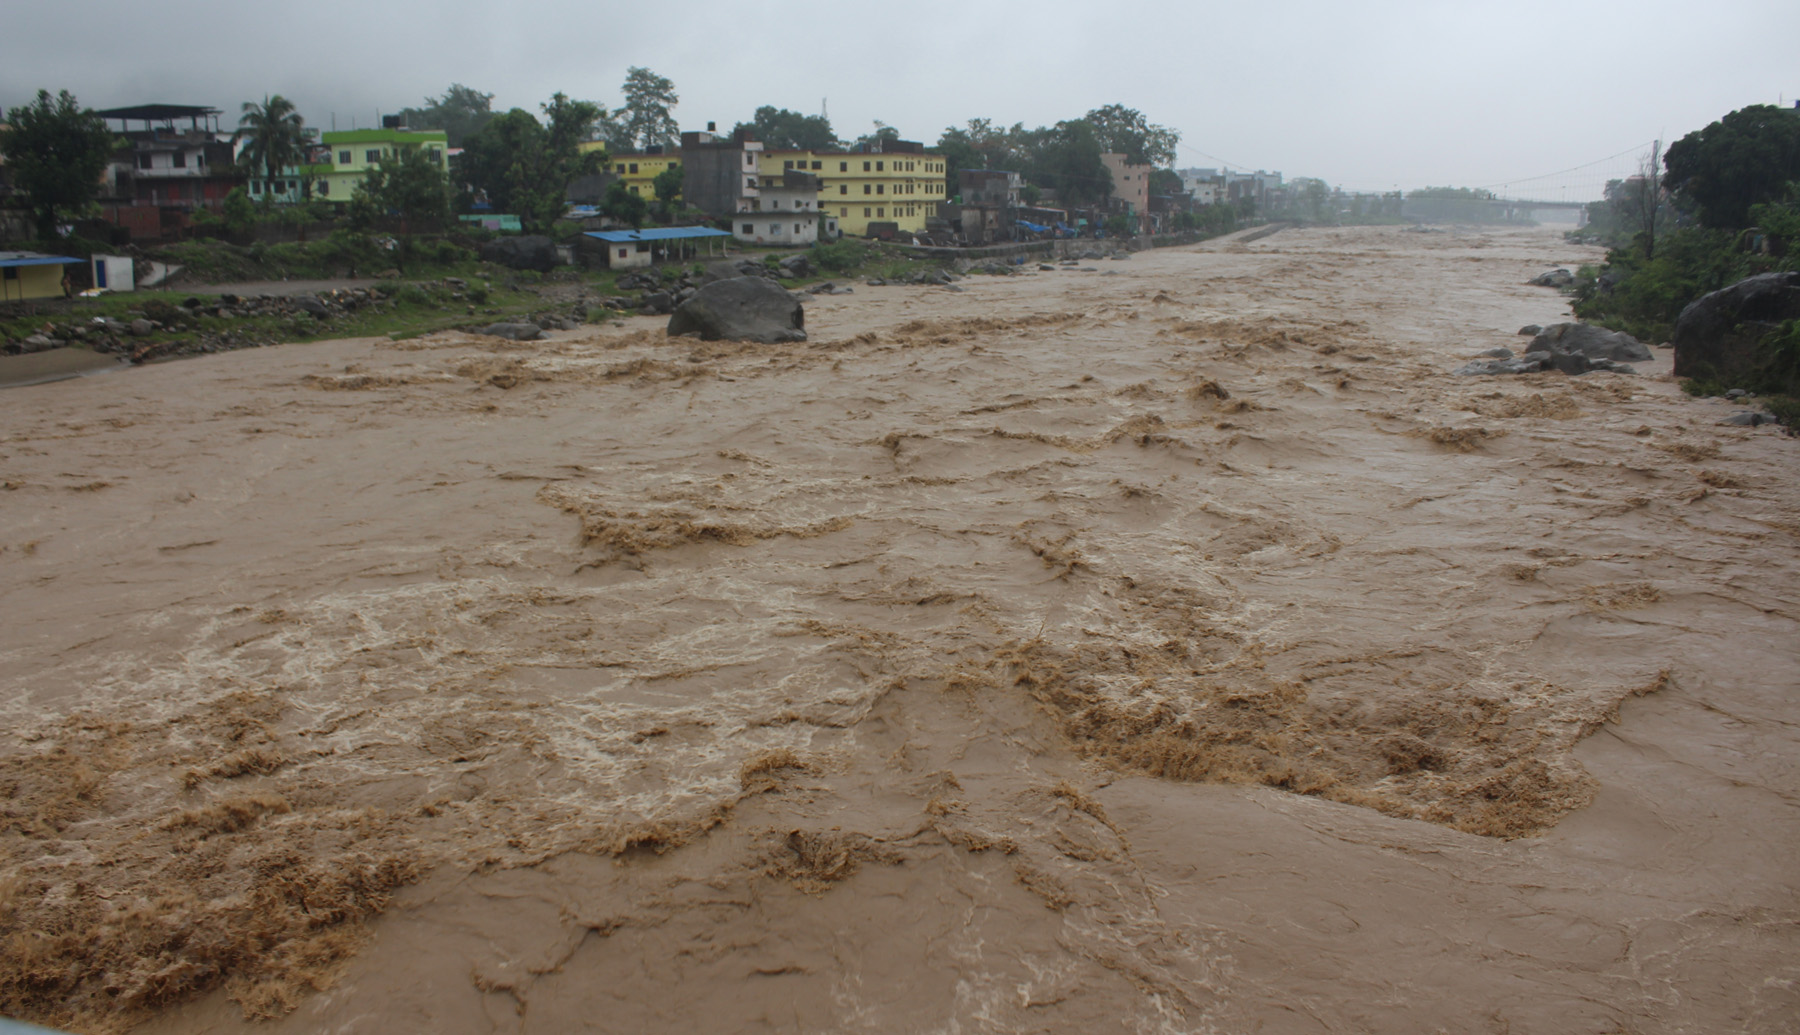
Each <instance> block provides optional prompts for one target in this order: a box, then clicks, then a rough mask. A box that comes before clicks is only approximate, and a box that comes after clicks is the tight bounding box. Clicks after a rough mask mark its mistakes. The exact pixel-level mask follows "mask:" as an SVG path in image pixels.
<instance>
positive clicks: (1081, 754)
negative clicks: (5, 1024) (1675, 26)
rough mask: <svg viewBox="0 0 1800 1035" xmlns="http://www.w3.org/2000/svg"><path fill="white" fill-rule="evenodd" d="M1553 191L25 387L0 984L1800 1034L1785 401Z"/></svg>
mask: <svg viewBox="0 0 1800 1035" xmlns="http://www.w3.org/2000/svg"><path fill="white" fill-rule="evenodd" d="M1596 254H1597V253H1595V252H1594V251H1593V250H1591V249H1586V248H1583V247H1580V246H1575V245H1569V244H1566V243H1564V242H1563V241H1562V240H1561V237H1560V234H1558V233H1556V232H1554V231H1549V230H1508V231H1472V230H1461V231H1457V230H1446V231H1441V232H1432V233H1418V232H1412V231H1408V230H1402V229H1398V228H1361V229H1343V230H1332V229H1302V230H1288V231H1284V232H1281V233H1278V234H1275V235H1273V236H1270V237H1266V238H1263V239H1260V240H1255V241H1253V242H1244V241H1239V240H1235V239H1232V238H1226V239H1221V240H1217V241H1211V242H1207V243H1205V244H1202V245H1198V246H1193V247H1186V248H1177V249H1163V250H1157V251H1151V252H1142V253H1138V254H1137V255H1135V256H1133V257H1132V258H1130V259H1129V260H1128V261H1098V262H1092V263H1088V264H1087V266H1088V267H1090V268H1086V269H1070V270H1065V269H1058V270H1055V271H1041V272H1040V271H1037V270H1036V268H1035V266H1027V267H1025V269H1026V270H1028V271H1030V272H1026V273H1022V274H1020V275H1018V276H1013V277H974V278H970V279H966V280H964V281H962V282H960V283H959V284H958V285H957V286H958V287H959V288H961V289H962V290H961V291H959V292H951V291H945V290H941V289H927V288H918V287H867V286H862V285H858V286H857V288H856V293H855V294H854V295H846V296H821V297H820V298H818V299H817V300H816V301H814V302H813V303H810V304H809V306H808V313H807V325H808V330H809V332H810V334H811V336H812V339H811V340H810V341H808V342H805V343H798V344H786V345H778V346H761V345H739V344H731V343H699V342H696V341H692V340H686V339H670V338H667V337H666V336H664V335H663V333H662V332H661V330H660V327H659V324H658V323H657V322H656V321H654V320H651V319H648V318H644V319H632V320H627V321H623V322H622V323H620V324H617V325H610V326H605V327H589V328H585V329H583V330H580V331H573V332H558V333H555V334H553V335H551V340H550V341H548V342H534V343H524V344H515V343H510V342H503V341H499V340H495V339H485V338H478V337H471V336H465V335H460V334H455V333H446V334H438V335H433V336H429V337H427V338H424V339H419V340H414V341H405V342H390V341H387V340H385V339H382V340H354V341H342V342H329V343H321V344H312V345H291V346H281V347H277V348H269V349H261V350H254V351H246V352H237V353H232V354H228V355H222V356H218V357H212V358H207V359H204V360H196V361H189V362H181V363H173V364H166V365H161V366H156V367H151V368H145V369H141V370H136V371H131V372H128V373H126V374H121V375H117V376H112V377H107V378H92V379H83V380H78V381H66V382H60V383H55V384H47V385H38V386H33V387H29V388H21V389H15V390H11V391H9V392H8V393H6V395H5V396H4V401H5V404H6V405H5V408H4V411H3V412H0V483H3V491H0V612H3V613H4V615H5V621H4V622H3V623H0V708H3V709H4V714H5V719H6V725H5V732H6V736H5V737H4V739H3V740H0V782H3V783H4V786H5V787H6V789H7V790H8V794H7V797H6V799H5V804H4V813H3V814H0V815H3V825H0V916H4V918H5V920H4V927H3V928H0V933H3V935H4V942H3V943H0V951H3V958H0V1012H3V1013H6V1014H10V1015H15V1016H23V1017H26V1018H28V1019H34V1020H39V1021H44V1022H49V1023H55V1024H60V1025H64V1026H68V1027H71V1028H73V1029H76V1030H83V1031H115V1030H123V1029H126V1028H132V1029H134V1030H136V1031H140V1032H157V1033H161V1032H170V1033H173V1032H237V1031H244V1030H255V1031H259V1032H269V1033H275V1032H281V1033H288V1032H295V1033H298V1032H314V1031H332V1032H339V1033H364V1032H367V1033H374V1032H394V1031H413V1030H417V1031H425V1030H429V1031H434V1032H442V1033H465V1032H467V1033H476V1032H481V1033H486V1032H532V1033H538V1032H543V1033H551V1032H568V1031H577V1030H596V1031H598V1030H605V1031H615V1030H616V1031H658V1032H663V1031H666V1032H687V1031H730V1032H754V1031H783V1032H793V1031H802V1032H902V1031H905V1032H939V1031H941V1032H1038V1031H1083V1032H1196V1033H1198V1032H1246V1031H1263V1032H1281V1033H1286V1032H1295V1033H1302V1032H1437V1031H1457V1032H1510V1033H1513V1035H1518V1033H1525V1032H1546V1033H1548V1032H1593V1033H1604V1032H1616V1031H1627V1030H1628V1031H1631V1032H1636V1033H1648V1032H1670V1033H1673V1032H1720V1031H1754V1032H1765V1031H1767V1032H1773V1031H1784V1030H1790V1026H1791V1025H1792V1024H1793V1020H1794V1018H1795V1017H1796V1016H1800V985H1797V984H1796V982H1797V981H1800V903H1797V902H1796V897H1795V885H1796V880H1797V877H1800V871H1796V869H1795V867H1794V864H1793V859H1794V856H1795V853H1796V850H1800V816H1797V813H1796V809H1795V803H1796V800H1797V796H1800V764H1797V762H1796V759H1797V758H1800V754H1797V753H1796V746H1797V741H1800V733H1797V731H1800V720H1797V719H1796V715H1795V710H1794V705H1793V699H1794V693H1795V688H1796V677H1795V673H1796V671H1800V666H1797V665H1796V662H1797V661H1800V628H1797V624H1800V603H1797V601H1800V589H1797V586H1800V581H1797V580H1796V574H1797V572H1800V550H1797V549H1796V546H1797V543H1796V540H1797V538H1800V489H1797V488H1796V486H1797V485H1800V482H1797V480H1796V477H1795V475H1796V472H1797V467H1800V465H1797V463H1796V459H1795V458H1796V456H1797V455H1800V453H1797V452H1796V446H1795V443H1794V440H1792V439H1785V438H1783V437H1781V436H1780V434H1779V432H1778V430H1776V429H1771V428H1768V427H1764V428H1757V429H1752V428H1738V427H1722V426H1718V425H1717V423H1716V422H1717V421H1718V420H1719V419H1720V418H1721V417H1723V416H1725V415H1726V414H1728V413H1729V412H1730V411H1729V410H1728V409H1727V408H1726V406H1725V404H1724V403H1723V402H1721V401H1717V400H1702V399H1692V398H1688V397H1686V396H1684V395H1683V394H1682V393H1681V392H1680V390H1679V388H1678V387H1677V386H1676V385H1675V384H1674V383H1673V382H1672V381H1671V380H1670V378H1669V377H1668V373H1667V372H1668V366H1669V360H1668V353H1667V351H1666V350H1661V349H1659V350H1657V353H1658V357H1659V358H1658V360H1657V361H1655V362H1653V363H1649V364H1645V365H1643V366H1642V367H1641V368H1640V373H1639V375H1638V376H1627V375H1620V374H1611V373H1596V374H1590V375H1587V376H1584V377H1580V378H1570V377H1566V376H1564V375H1561V374H1555V373H1549V374H1532V375H1525V376H1521V377H1515V378H1509V379H1493V378H1458V377H1455V376H1452V375H1451V374H1450V373H1449V371H1451V370H1453V369H1454V368H1455V367H1456V366H1458V365H1459V364H1460V363H1461V362H1463V361H1465V360H1466V359H1467V358H1468V357H1470V356H1472V355H1473V354H1475V353H1476V352H1479V351H1481V350H1483V349H1487V348H1491V347H1494V346H1497V345H1512V346H1515V347H1516V346H1517V345H1518V343H1519V342H1520V340H1521V339H1519V338H1518V337H1517V335H1516V334H1514V331H1516V329H1517V328H1518V327H1519V326H1520V325H1521V324H1526V323H1544V324H1547V323H1552V322H1556V321H1558V320H1560V319H1565V318H1566V314H1567V307H1566V304H1565V301H1564V300H1563V299H1562V297H1561V296H1560V295H1558V294H1556V293H1554V292H1552V291H1548V290H1546V289H1542V288H1534V287H1529V286H1526V285H1525V283H1524V282H1525V281H1526V280H1527V279H1528V278H1529V277H1531V276H1532V275H1534V274H1536V273H1538V272H1541V271H1542V270H1543V269H1545V268H1546V267H1548V266H1552V265H1570V264H1573V263H1577V262H1582V261H1592V259H1593V258H1594V257H1595V255H1596Z"/></svg>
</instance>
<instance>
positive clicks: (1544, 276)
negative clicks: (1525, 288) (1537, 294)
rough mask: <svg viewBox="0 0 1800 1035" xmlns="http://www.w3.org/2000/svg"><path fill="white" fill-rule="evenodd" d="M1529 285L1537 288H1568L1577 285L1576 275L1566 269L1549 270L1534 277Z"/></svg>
mask: <svg viewBox="0 0 1800 1035" xmlns="http://www.w3.org/2000/svg"><path fill="white" fill-rule="evenodd" d="M1529 283H1531V284H1533V285H1535V286H1537V287H1555V288H1559V287H1568V286H1569V285H1570V284H1573V283H1575V274H1573V273H1570V272H1569V271H1568V270H1565V269H1555V270H1548V271H1546V272H1543V273H1540V274H1538V275H1537V276H1535V277H1532V278H1531V280H1530V281H1529Z"/></svg>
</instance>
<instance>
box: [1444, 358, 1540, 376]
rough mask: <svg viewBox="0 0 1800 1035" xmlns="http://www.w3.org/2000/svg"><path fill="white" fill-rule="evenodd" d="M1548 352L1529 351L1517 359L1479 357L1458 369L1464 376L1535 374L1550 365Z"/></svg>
mask: <svg viewBox="0 0 1800 1035" xmlns="http://www.w3.org/2000/svg"><path fill="white" fill-rule="evenodd" d="M1549 360H1550V354H1549V353H1548V352H1527V353H1526V354H1525V355H1523V356H1520V357H1518V358H1517V359H1477V360H1472V361H1470V362H1468V363H1465V364H1463V365H1462V366H1460V367H1458V368H1457V369H1456V372H1457V373H1458V374H1459V375H1461V376H1463V377H1476V376H1480V375H1484V374H1535V373H1537V372H1538V371H1540V370H1545V369H1547V368H1548V367H1549Z"/></svg>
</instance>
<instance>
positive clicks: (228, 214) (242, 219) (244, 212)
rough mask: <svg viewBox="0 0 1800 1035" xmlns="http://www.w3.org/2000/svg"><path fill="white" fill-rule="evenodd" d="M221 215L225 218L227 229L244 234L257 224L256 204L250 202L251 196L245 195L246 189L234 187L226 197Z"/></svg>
mask: <svg viewBox="0 0 1800 1035" xmlns="http://www.w3.org/2000/svg"><path fill="white" fill-rule="evenodd" d="M221 214H222V215H223V216H224V218H225V226H226V228H227V229H229V230H232V231H235V232H237V233H242V232H244V231H245V230H248V229H250V227H251V226H252V225H254V224H255V223H256V203H255V202H253V201H251V200H250V195H248V194H246V193H244V188H242V187H233V188H231V192H230V193H228V194H226V195H225V204H224V205H223V206H222V212H221Z"/></svg>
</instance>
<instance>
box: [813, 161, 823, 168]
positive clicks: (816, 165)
mask: <svg viewBox="0 0 1800 1035" xmlns="http://www.w3.org/2000/svg"><path fill="white" fill-rule="evenodd" d="M813 168H814V169H823V168H825V163H824V162H814V163H813Z"/></svg>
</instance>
